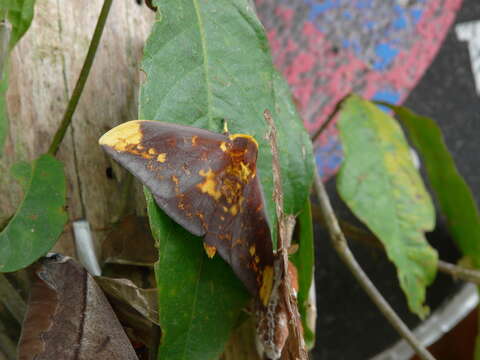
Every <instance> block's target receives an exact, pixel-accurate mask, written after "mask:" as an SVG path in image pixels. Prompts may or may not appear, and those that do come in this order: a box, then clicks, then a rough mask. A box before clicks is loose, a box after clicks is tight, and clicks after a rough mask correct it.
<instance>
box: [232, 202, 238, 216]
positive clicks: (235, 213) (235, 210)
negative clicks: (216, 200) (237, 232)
mask: <svg viewBox="0 0 480 360" xmlns="http://www.w3.org/2000/svg"><path fill="white" fill-rule="evenodd" d="M230 214H232V215H233V216H235V215H237V214H238V205H237V204H235V205H233V206H232V207H231V208H230Z"/></svg>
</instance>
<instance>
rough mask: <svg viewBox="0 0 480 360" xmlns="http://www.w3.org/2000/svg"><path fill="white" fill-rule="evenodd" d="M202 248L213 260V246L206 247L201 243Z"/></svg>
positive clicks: (214, 251) (214, 248)
mask: <svg viewBox="0 0 480 360" xmlns="http://www.w3.org/2000/svg"><path fill="white" fill-rule="evenodd" d="M203 248H204V249H205V252H206V253H207V256H208V257H209V258H210V259H211V258H213V257H214V256H215V254H216V253H217V248H216V247H215V246H212V245H208V244H207V243H203Z"/></svg>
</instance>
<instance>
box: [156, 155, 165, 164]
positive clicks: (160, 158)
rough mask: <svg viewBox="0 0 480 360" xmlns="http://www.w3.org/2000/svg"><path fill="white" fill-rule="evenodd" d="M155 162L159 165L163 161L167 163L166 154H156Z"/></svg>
mask: <svg viewBox="0 0 480 360" xmlns="http://www.w3.org/2000/svg"><path fill="white" fill-rule="evenodd" d="M157 161H158V162H161V163H164V162H165V161H167V154H166V153H160V154H158V156H157Z"/></svg>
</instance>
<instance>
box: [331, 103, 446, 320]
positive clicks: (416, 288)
mask: <svg viewBox="0 0 480 360" xmlns="http://www.w3.org/2000/svg"><path fill="white" fill-rule="evenodd" d="M338 126H339V130H340V137H341V140H342V145H343V148H344V152H345V160H344V163H343V165H342V168H341V170H340V173H339V175H338V181H337V185H338V191H339V193H340V195H341V197H342V198H343V200H344V201H345V202H346V203H347V205H348V206H349V207H350V209H351V210H352V211H353V212H354V213H355V215H356V216H357V217H358V218H359V219H360V220H362V221H363V222H364V223H365V224H366V225H367V226H368V227H369V228H370V229H371V230H372V232H373V233H374V234H375V235H376V236H377V237H378V238H379V239H380V240H381V241H382V243H383V244H384V246H385V249H386V252H387V255H388V257H389V259H390V260H391V261H392V262H393V263H394V264H395V265H396V267H397V275H398V278H399V281H400V286H401V288H402V290H403V292H404V293H405V295H406V297H407V300H408V305H409V308H410V310H411V311H412V312H414V313H416V314H418V315H419V316H420V317H422V318H423V317H424V316H425V315H427V314H428V307H426V306H423V303H424V301H425V288H426V286H428V285H429V284H430V283H432V281H433V280H434V278H435V273H436V267H437V253H436V251H435V250H434V249H433V248H432V247H430V245H429V244H428V243H427V241H426V239H425V237H424V233H423V232H424V231H430V230H432V229H433V227H434V225H435V211H434V207H433V204H432V201H431V199H430V196H429V194H428V193H427V191H426V190H425V187H424V185H423V182H422V179H421V177H420V175H419V174H418V172H417V171H416V169H415V167H414V165H413V163H412V159H411V154H410V149H409V146H408V144H407V142H406V140H405V137H404V135H403V132H402V130H401V128H400V126H399V125H398V124H397V123H396V121H395V120H394V119H393V118H391V117H390V116H389V115H388V114H386V113H385V112H383V111H382V110H380V109H379V108H378V107H376V106H375V105H374V104H372V103H370V102H368V101H365V100H362V99H360V98H359V97H357V96H351V97H350V98H349V99H347V100H346V101H345V103H344V104H343V106H342V108H341V113H340V119H339V124H338Z"/></svg>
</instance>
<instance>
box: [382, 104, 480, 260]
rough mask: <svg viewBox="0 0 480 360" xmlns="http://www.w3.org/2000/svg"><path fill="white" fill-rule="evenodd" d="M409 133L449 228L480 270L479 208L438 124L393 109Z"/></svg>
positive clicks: (400, 108)
mask: <svg viewBox="0 0 480 360" xmlns="http://www.w3.org/2000/svg"><path fill="white" fill-rule="evenodd" d="M388 106H389V107H390V108H391V109H392V110H394V111H395V114H396V115H397V117H398V119H399V120H400V121H401V122H402V124H403V125H404V126H405V128H406V129H407V130H408V135H409V138H410V140H411V141H412V143H413V145H414V146H415V148H416V149H417V150H418V152H419V154H420V156H421V158H422V159H423V164H424V166H425V169H426V172H427V176H428V180H429V182H430V185H431V186H432V189H433V191H434V192H435V196H436V197H437V199H438V204H439V206H440V210H441V211H442V213H443V214H444V215H445V218H446V220H447V226H448V229H449V231H450V233H451V234H452V236H453V238H454V240H455V241H456V243H457V245H458V247H459V248H460V249H461V251H462V252H463V254H464V255H466V256H469V257H470V258H471V259H472V260H473V264H474V266H475V267H476V268H478V267H480V218H479V214H478V208H477V204H476V203H475V199H474V198H473V195H472V192H471V190H470V188H469V187H468V185H467V183H466V182H465V180H464V179H463V177H462V176H461V175H460V174H459V172H458V170H457V167H456V166H455V162H454V161H453V158H452V156H451V155H450V153H449V152H448V149H447V146H446V145H445V142H444V140H443V136H442V133H441V131H440V129H439V128H438V126H437V124H435V122H434V121H433V120H432V119H430V118H428V117H425V116H420V115H417V114H415V113H413V112H412V111H410V110H408V109H406V108H404V107H400V106H390V105H388Z"/></svg>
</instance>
